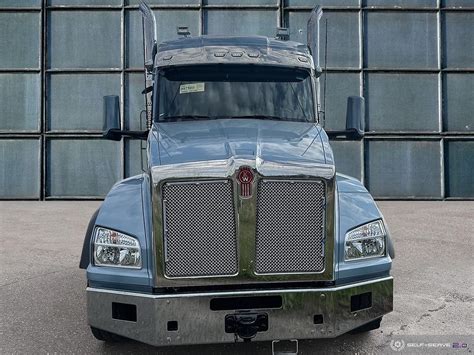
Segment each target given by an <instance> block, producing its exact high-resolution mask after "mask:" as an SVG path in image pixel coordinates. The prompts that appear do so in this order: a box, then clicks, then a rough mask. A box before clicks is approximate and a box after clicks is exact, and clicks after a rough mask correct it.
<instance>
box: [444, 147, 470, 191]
mask: <svg viewBox="0 0 474 355" xmlns="http://www.w3.org/2000/svg"><path fill="white" fill-rule="evenodd" d="M473 166H474V141H472V140H471V141H448V142H447V166H446V172H447V174H448V177H447V178H448V181H447V183H448V189H447V190H448V191H447V195H448V196H449V197H474V174H473V173H472V167H473Z"/></svg>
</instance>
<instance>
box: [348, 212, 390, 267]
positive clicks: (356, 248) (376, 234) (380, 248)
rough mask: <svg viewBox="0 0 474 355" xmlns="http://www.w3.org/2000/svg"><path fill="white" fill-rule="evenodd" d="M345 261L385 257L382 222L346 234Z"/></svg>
mask: <svg viewBox="0 0 474 355" xmlns="http://www.w3.org/2000/svg"><path fill="white" fill-rule="evenodd" d="M344 254H345V260H346V261H348V260H356V259H363V258H373V257H378V256H384V255H385V227H384V225H383V222H382V220H378V221H374V222H370V223H367V224H364V225H363V226H360V227H357V228H355V229H353V230H351V231H349V232H347V233H346V238H345V241H344Z"/></svg>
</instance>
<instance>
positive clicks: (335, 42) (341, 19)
mask: <svg viewBox="0 0 474 355" xmlns="http://www.w3.org/2000/svg"><path fill="white" fill-rule="evenodd" d="M308 18H309V12H300V11H298V12H289V13H288V20H287V23H288V26H289V29H290V39H291V40H292V41H297V42H302V43H306V36H307V35H306V24H307V22H308ZM326 19H327V20H328V22H327V24H328V43H327V46H328V56H327V67H328V68H340V67H345V68H359V67H360V55H359V52H360V49H359V47H360V43H359V42H360V41H359V14H358V13H357V12H340V11H337V12H330V11H325V12H323V17H322V19H321V21H322V22H321V36H320V41H321V42H320V46H321V51H320V58H319V65H320V66H322V67H323V66H324V59H325V58H324V57H325V46H324V41H325V38H326V25H325V23H326V22H325V21H326Z"/></svg>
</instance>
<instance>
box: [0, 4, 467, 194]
mask: <svg viewBox="0 0 474 355" xmlns="http://www.w3.org/2000/svg"><path fill="white" fill-rule="evenodd" d="M124 1H125V3H123V2H122V0H43V1H41V0H22V1H14V0H0V198H2V199H49V198H91V197H92V198H95V197H103V196H104V195H105V194H106V193H107V191H108V189H109V188H110V187H111V185H112V184H113V183H114V182H116V181H118V180H120V179H122V178H124V177H127V176H130V175H134V174H135V173H138V172H140V143H139V142H137V141H131V140H128V139H126V140H124V141H122V142H110V141H105V140H102V139H101V138H100V131H101V128H102V96H104V95H120V97H121V101H122V119H123V121H124V123H125V125H126V127H129V128H131V129H138V128H139V124H140V119H139V117H140V111H141V110H142V109H143V107H144V105H143V97H142V95H141V94H140V92H141V90H142V89H143V74H142V71H141V69H140V68H141V67H142V65H143V60H142V44H141V18H140V15H139V12H138V6H137V3H138V0H124ZM148 3H149V4H150V5H152V8H153V9H154V11H155V14H156V17H157V22H158V35H159V40H160V41H161V40H165V39H170V38H173V37H175V36H176V26H177V25H187V26H188V27H189V29H190V31H191V33H192V34H239V35H251V34H258V35H266V36H274V34H275V28H276V27H277V26H285V27H289V29H290V33H291V39H292V40H297V41H302V42H304V41H305V39H306V20H307V18H308V14H309V11H310V10H311V8H312V7H313V6H315V5H317V4H321V5H323V6H324V9H325V15H324V18H327V20H328V21H327V28H328V55H327V66H328V74H327V83H326V85H325V86H326V90H327V96H326V101H327V110H326V113H327V114H326V127H327V128H328V129H341V128H343V127H344V120H345V106H346V98H347V96H349V95H363V96H364V97H365V98H366V106H367V115H366V128H367V131H368V133H367V136H366V138H364V139H363V140H362V141H361V142H354V141H344V140H337V141H334V142H333V147H334V150H335V155H336V162H337V169H338V170H339V171H340V172H342V173H347V174H349V175H353V176H355V177H357V178H359V179H362V181H364V183H365V184H366V186H367V187H368V188H369V189H370V191H371V192H372V193H373V194H374V195H375V196H376V197H378V198H404V199H405V198H427V199H443V198H473V197H474V35H473V34H474V1H473V0H360V1H359V0H259V1H252V0H241V1H238V0H180V1H178V0H176V1H173V0H149V1H148ZM325 25H326V22H325V21H324V20H323V26H322V27H323V38H324V33H325ZM323 58H324V50H323V53H322V58H321V63H324V59H323ZM322 86H323V87H324V85H322Z"/></svg>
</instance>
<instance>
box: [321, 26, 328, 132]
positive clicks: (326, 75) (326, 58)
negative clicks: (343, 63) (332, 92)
mask: <svg viewBox="0 0 474 355" xmlns="http://www.w3.org/2000/svg"><path fill="white" fill-rule="evenodd" d="M325 23H326V24H325V27H326V33H325V34H324V96H323V106H324V110H323V122H322V123H323V124H322V126H323V127H324V126H325V125H326V90H327V82H328V80H327V79H328V19H326V21H325Z"/></svg>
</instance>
